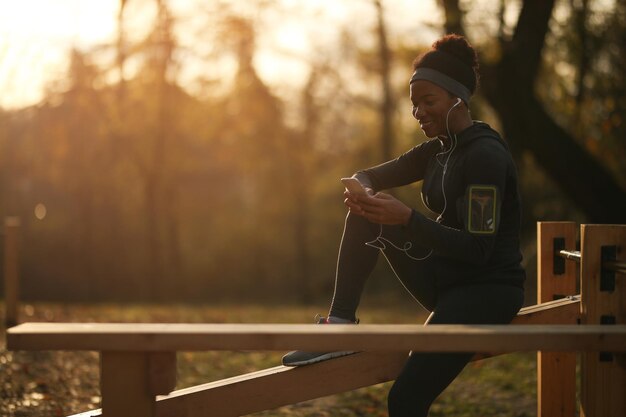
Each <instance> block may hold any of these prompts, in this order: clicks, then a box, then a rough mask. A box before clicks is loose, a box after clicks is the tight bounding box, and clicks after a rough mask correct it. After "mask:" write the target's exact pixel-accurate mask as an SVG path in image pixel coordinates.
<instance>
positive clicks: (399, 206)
mask: <svg viewBox="0 0 626 417" xmlns="http://www.w3.org/2000/svg"><path fill="white" fill-rule="evenodd" d="M344 195H345V196H346V199H345V200H344V203H345V204H346V206H348V208H349V209H350V211H351V212H353V213H354V214H356V215H359V216H363V217H365V218H366V219H367V220H369V221H371V222H372V223H379V224H388V225H398V224H401V225H406V224H407V223H408V222H409V220H410V219H411V213H412V210H411V208H410V207H408V206H407V205H405V204H404V203H403V202H401V201H400V200H398V199H397V198H395V197H393V196H392V195H389V194H385V193H376V194H375V195H371V190H368V195H367V196H363V195H356V194H351V193H349V192H347V191H346V192H345V193H344Z"/></svg>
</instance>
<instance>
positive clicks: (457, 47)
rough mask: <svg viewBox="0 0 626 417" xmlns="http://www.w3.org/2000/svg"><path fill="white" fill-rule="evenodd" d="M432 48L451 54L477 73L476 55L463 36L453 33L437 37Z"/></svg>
mask: <svg viewBox="0 0 626 417" xmlns="http://www.w3.org/2000/svg"><path fill="white" fill-rule="evenodd" d="M432 48H433V49H434V50H437V51H443V52H447V53H448V54H450V55H453V56H454V57H456V58H457V59H459V60H460V61H462V62H463V63H464V64H466V65H467V66H468V67H470V68H472V69H473V70H474V72H476V73H478V55H477V54H476V51H475V50H474V48H473V47H472V45H470V43H469V42H468V41H467V39H466V38H465V37H463V36H461V35H457V34H454V33H452V34H449V35H445V36H444V37H442V38H440V39H437V40H436V41H435V42H434V43H433V45H432Z"/></svg>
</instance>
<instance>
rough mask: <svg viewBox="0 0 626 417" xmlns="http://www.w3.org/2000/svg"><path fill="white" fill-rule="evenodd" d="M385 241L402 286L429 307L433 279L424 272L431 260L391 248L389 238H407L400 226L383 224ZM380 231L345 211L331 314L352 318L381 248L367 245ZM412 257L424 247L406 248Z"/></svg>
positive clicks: (400, 244) (398, 243) (396, 240)
mask: <svg viewBox="0 0 626 417" xmlns="http://www.w3.org/2000/svg"><path fill="white" fill-rule="evenodd" d="M382 230H383V234H382V236H383V237H384V240H382V242H381V241H378V242H377V244H380V243H384V245H385V246H386V248H385V249H384V250H383V251H382V252H383V254H384V256H385V258H386V259H387V261H388V262H389V264H390V266H391V268H392V269H393V271H394V273H395V274H396V276H397V277H398V278H399V279H400V281H401V282H402V284H403V285H404V286H405V288H406V289H407V290H408V291H409V292H410V293H411V294H412V295H413V297H414V298H415V299H416V300H418V301H419V302H420V303H421V304H422V305H424V307H426V308H427V309H429V310H432V308H433V307H434V297H435V292H434V283H433V281H432V276H433V274H429V273H428V272H427V270H428V268H429V266H430V262H420V261H415V260H413V259H411V258H409V257H408V256H407V254H406V253H405V252H404V251H402V250H399V249H397V248H394V247H393V246H392V245H391V244H390V242H393V244H394V245H396V246H398V247H403V245H404V244H405V243H406V242H407V241H408V235H407V234H406V231H404V230H403V228H401V227H399V226H383V229H382ZM380 231H381V226H380V225H378V224H374V223H370V222H369V221H368V220H367V219H365V218H363V217H361V216H356V215H354V214H351V213H348V216H347V217H346V223H345V227H344V232H343V236H342V238H341V246H340V248H339V256H338V258H337V271H336V275H335V291H334V295H333V301H332V303H331V308H330V315H331V316H333V317H339V318H342V319H347V320H351V321H354V320H355V315H356V310H357V308H358V306H359V302H360V300H361V295H362V293H363V289H364V287H365V282H366V281H367V279H368V277H369V276H370V274H371V273H372V271H373V269H374V267H375V266H376V262H377V260H378V254H379V253H380V252H381V250H380V249H378V248H376V247H373V246H370V245H366V243H369V242H373V241H376V238H377V237H378V236H379V234H380ZM408 252H409V254H411V255H412V256H414V257H417V258H420V257H423V256H424V255H425V253H427V252H425V251H423V250H421V249H419V248H413V249H412V250H410V251H408Z"/></svg>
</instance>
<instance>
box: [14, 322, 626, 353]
mask: <svg viewBox="0 0 626 417" xmlns="http://www.w3.org/2000/svg"><path fill="white" fill-rule="evenodd" d="M7 346H8V348H9V349H11V350H20V349H21V350H99V351H158V352H167V351H170V352H174V351H194V350H242V349H244V350H290V349H302V350H314V351H320V350H367V351H385V350H386V351H408V350H414V351H419V352H429V351H430V352H433V351H436V352H467V351H470V352H472V351H475V352H480V351H490V352H513V351H521V350H557V351H561V350H563V351H568V350H569V351H591V350H607V351H626V325H616V326H602V325H587V326H576V325H517V326H511V325H429V326H422V325H403V324H393V325H384V324H382V325H381V324H363V325H358V326H354V325H341V324H337V325H333V326H317V325H314V324H310V325H309V324H304V325H299V324H157V323H147V324H133V323H94V324H80V323H25V324H21V325H19V326H16V327H14V328H11V329H9V330H8V331H7Z"/></svg>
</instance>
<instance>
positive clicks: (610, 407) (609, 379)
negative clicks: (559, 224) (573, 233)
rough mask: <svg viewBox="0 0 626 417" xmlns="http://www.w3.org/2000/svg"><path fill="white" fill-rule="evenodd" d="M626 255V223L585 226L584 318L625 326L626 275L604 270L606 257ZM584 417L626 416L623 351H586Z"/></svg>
mask: <svg viewBox="0 0 626 417" xmlns="http://www.w3.org/2000/svg"><path fill="white" fill-rule="evenodd" d="M611 258H613V259H617V260H624V259H625V258H626V225H590V224H589V225H582V226H581V262H580V277H581V320H582V323H584V324H607V325H610V324H626V277H624V274H617V273H612V272H611V271H609V270H605V269H603V268H602V262H603V260H611ZM581 391H582V392H581V406H580V415H581V417H615V416H626V364H625V363H624V360H623V353H622V354H620V355H618V354H613V353H610V352H600V353H598V352H584V353H583V354H582V367H581Z"/></svg>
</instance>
